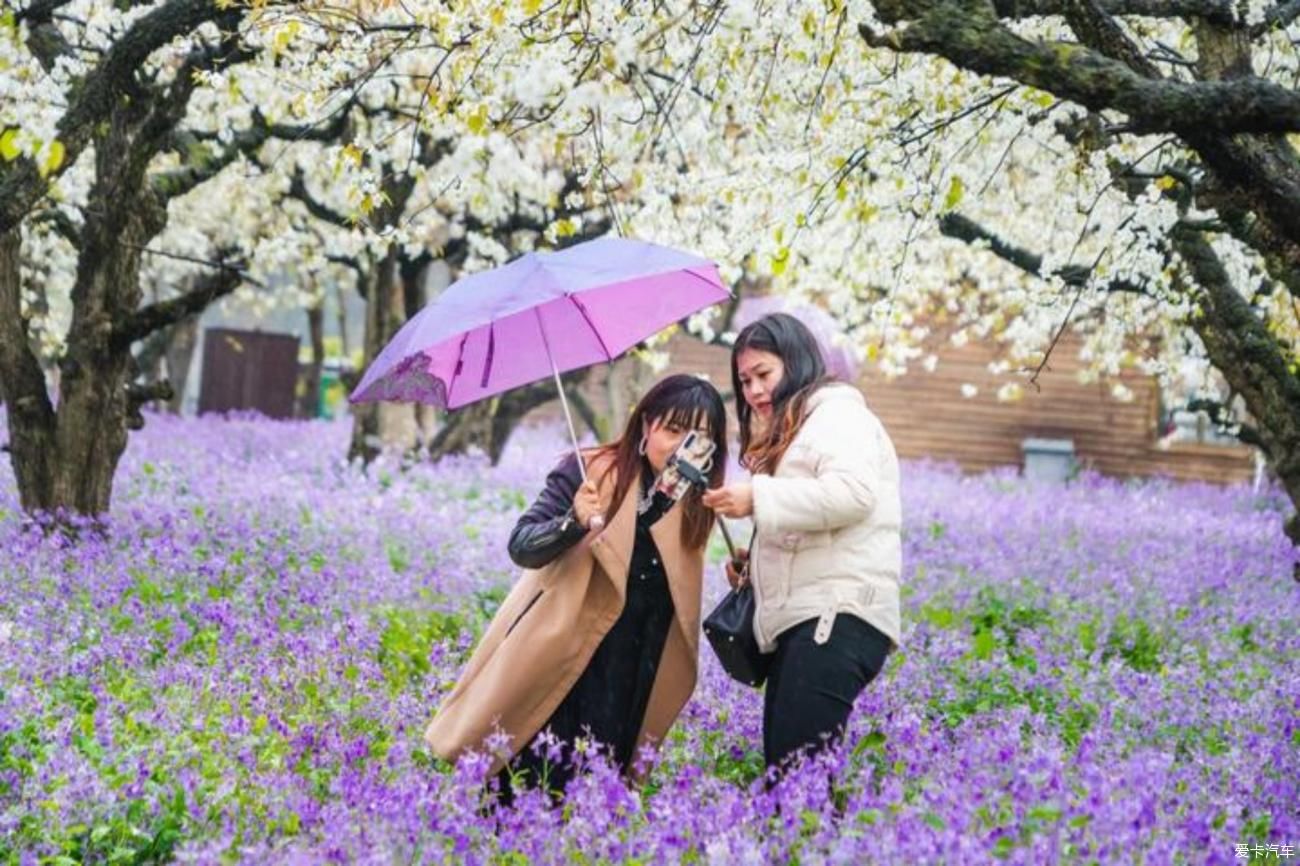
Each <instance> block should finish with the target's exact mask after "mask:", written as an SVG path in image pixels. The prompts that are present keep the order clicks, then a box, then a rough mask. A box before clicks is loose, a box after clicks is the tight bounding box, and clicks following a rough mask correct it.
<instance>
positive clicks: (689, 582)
mask: <svg viewBox="0 0 1300 866" xmlns="http://www.w3.org/2000/svg"><path fill="white" fill-rule="evenodd" d="M683 502H684V500H678V501H677V503H676V504H674V505H673V507H672V508H670V509H669V510H668V513H667V514H665V515H664V516H663V517H661V518H659V520H657V521H655V523H654V525H653V526H651V527H650V537H651V538H653V539H654V540H655V547H657V548H658V549H659V556H660V558H661V559H662V560H663V562H664V571H665V572H666V573H667V575H668V591H669V592H670V593H671V594H672V597H673V608H674V610H676V612H677V621H678V623H679V624H680V625H681V628H682V634H683V636H684V637H685V638H686V641H687V643H688V644H689V645H690V646H692V647H694V646H697V645H698V641H699V637H698V635H697V634H696V632H698V631H699V627H700V571H701V568H700V563H698V562H693V561H692V560H697V559H700V558H701V555H697V554H693V553H690V552H688V551H686V550H684V549H683V548H682V544H681V533H682V515H683V514H684V513H685V511H686V508H685V505H684V504H683Z"/></svg>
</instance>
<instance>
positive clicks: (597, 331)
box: [566, 295, 614, 362]
mask: <svg viewBox="0 0 1300 866" xmlns="http://www.w3.org/2000/svg"><path fill="white" fill-rule="evenodd" d="M566 297H568V299H569V300H570V301H572V302H573V305H574V306H575V307H577V308H578V312H579V313H581V314H582V320H583V321H584V322H586V323H587V327H588V328H591V333H592V334H593V335H594V336H595V337H596V342H597V343H599V344H600V350H601V351H602V352H604V353H605V360H606V361H610V362H613V360H614V355H613V354H612V353H611V352H610V351H609V346H606V345H605V338H604V337H602V336H601V335H600V329H599V328H597V327H596V323H595V322H593V321H592V320H591V316H590V315H588V313H587V308H586V307H585V306H584V305H583V303H582V301H580V300H578V298H577V296H575V295H566Z"/></svg>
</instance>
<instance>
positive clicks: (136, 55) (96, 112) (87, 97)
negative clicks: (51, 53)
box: [0, 0, 242, 233]
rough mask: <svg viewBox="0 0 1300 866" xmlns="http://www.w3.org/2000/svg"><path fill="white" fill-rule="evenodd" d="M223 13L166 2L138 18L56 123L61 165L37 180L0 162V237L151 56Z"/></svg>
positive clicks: (74, 154) (200, 3)
mask: <svg viewBox="0 0 1300 866" xmlns="http://www.w3.org/2000/svg"><path fill="white" fill-rule="evenodd" d="M227 14H229V13H227V12H226V11H224V10H223V9H222V8H221V7H220V6H219V5H218V4H217V3H214V2H212V0H167V2H165V3H163V4H162V5H160V6H158V7H157V8H156V9H153V10H152V11H150V12H148V13H146V14H145V15H143V16H142V17H140V18H139V19H137V20H136V21H135V22H134V23H133V24H132V25H131V27H130V28H129V29H128V30H127V31H126V33H124V34H123V35H122V37H121V38H120V39H118V40H117V41H116V42H115V43H114V44H113V47H112V48H110V49H109V50H108V53H107V54H105V55H104V59H103V60H101V61H100V62H99V64H98V65H97V66H96V67H95V68H94V70H92V71H91V72H90V73H89V74H88V75H87V76H86V77H85V78H84V79H83V80H82V82H81V84H80V86H79V87H78V88H77V89H76V90H75V98H74V99H73V100H72V102H71V104H70V105H69V106H68V110H67V111H66V112H65V113H64V115H63V117H62V118H60V119H59V123H58V127H57V132H56V137H57V139H58V140H59V142H60V143H62V144H63V147H64V159H63V163H62V165H60V166H59V168H57V169H55V170H54V171H52V172H49V173H48V175H47V176H46V177H42V176H41V173H40V171H39V169H38V167H37V165H36V162H35V161H34V160H32V159H30V158H27V157H20V158H18V159H16V160H14V161H13V162H11V163H8V164H3V163H0V233H3V232H7V231H8V230H10V229H12V228H14V227H15V226H17V225H18V224H19V223H20V222H21V221H22V219H23V218H24V217H25V216H26V215H27V214H28V213H29V212H30V211H31V209H32V207H33V206H34V205H35V203H36V202H37V201H38V200H39V199H40V198H41V197H42V196H44V195H45V192H46V190H48V189H49V186H50V184H51V183H53V182H54V180H55V179H56V178H57V177H58V176H59V175H61V174H62V173H63V172H64V171H67V170H68V168H69V167H70V166H72V165H73V164H75V163H76V162H77V159H78V157H79V156H80V155H81V152H82V150H83V149H85V147H86V145H87V144H88V143H89V142H90V140H91V137H92V136H93V134H94V131H95V127H96V126H97V125H98V124H99V123H100V122H101V121H103V120H104V119H105V118H107V117H108V116H109V114H110V113H111V112H112V111H114V110H115V109H116V108H117V106H118V105H119V103H120V101H121V97H122V95H123V94H124V93H126V92H127V91H128V90H129V89H130V88H131V87H132V85H133V83H134V81H135V74H136V72H137V71H138V70H139V69H140V67H141V66H142V64H143V63H144V62H145V60H146V59H148V57H149V55H150V54H152V53H153V52H154V51H156V50H157V49H159V48H161V47H162V46H164V45H166V44H168V43H169V42H171V41H172V40H173V39H175V38H176V37H178V36H183V35H185V34H186V33H189V32H191V31H193V30H194V29H195V28H197V27H198V26H199V25H200V24H203V23H205V22H208V21H212V20H215V19H217V18H219V17H221V16H223V15H227ZM238 14H241V15H242V12H241V13H238Z"/></svg>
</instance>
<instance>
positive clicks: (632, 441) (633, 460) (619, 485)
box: [594, 375, 727, 549]
mask: <svg viewBox="0 0 1300 866" xmlns="http://www.w3.org/2000/svg"><path fill="white" fill-rule="evenodd" d="M701 419H702V420H703V421H704V422H705V427H706V428H707V430H708V434H709V438H711V439H712V440H713V442H714V444H715V445H716V446H717V448H716V450H715V451H714V452H713V466H712V468H711V469H710V470H709V486H710V487H717V486H718V485H719V484H721V483H722V478H723V476H724V475H725V474H726V471H727V409H726V407H725V406H724V405H723V403H722V395H721V394H719V393H718V389H717V388H715V387H713V385H711V384H709V383H708V382H707V381H705V380H704V379H701V378H699V377H698V376H687V375H676V376H668V377H667V378H664V379H661V380H659V381H658V382H657V383H655V385H654V387H652V388H651V389H650V390H649V391H647V392H646V393H645V396H644V397H642V398H641V400H640V402H638V403H637V404H636V408H635V409H633V410H632V415H631V417H629V418H628V419H627V426H626V427H624V428H623V435H622V436H621V437H619V438H618V439H616V440H615V441H613V442H610V443H607V444H605V445H601V446H599V447H598V448H596V450H595V453H594V456H595V460H596V462H597V463H600V462H604V460H602V458H605V459H608V461H609V462H608V465H607V467H606V470H605V471H606V472H609V471H611V470H612V471H613V472H614V496H613V498H612V499H611V500H610V505H609V509H608V511H606V512H605V523H606V524H608V523H610V521H612V520H613V519H614V514H615V512H617V511H618V507H619V505H621V504H622V502H623V497H625V496H627V495H628V492H629V491H630V490H631V489H632V485H633V484H639V483H640V481H641V471H642V469H643V468H644V467H645V466H646V462H645V458H644V457H643V456H641V436H642V431H643V430H644V429H645V428H646V427H652V426H654V424H655V423H656V422H659V421H661V422H663V423H664V424H677V425H679V426H681V427H682V428H684V429H686V430H692V429H694V428H695V426H696V424H697V423H698V422H699V421H700V420H701ZM602 477H604V476H603V475H602ZM700 496H701V491H700V490H698V489H696V488H692V489H691V491H690V492H689V493H687V494H686V496H685V497H684V498H685V502H684V503H683V506H682V507H683V508H685V509H686V511H685V514H684V515H683V520H682V535H681V542H682V546H683V547H686V548H688V549H691V548H700V547H704V545H705V544H707V543H708V540H709V532H710V531H711V530H712V529H713V512H712V511H711V510H710V509H708V508H705V507H704V504H703V503H702V502H701V501H700Z"/></svg>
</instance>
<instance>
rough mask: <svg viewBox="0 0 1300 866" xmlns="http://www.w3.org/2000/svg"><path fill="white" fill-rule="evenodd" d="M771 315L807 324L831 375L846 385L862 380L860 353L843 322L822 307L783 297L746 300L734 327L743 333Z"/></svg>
mask: <svg viewBox="0 0 1300 866" xmlns="http://www.w3.org/2000/svg"><path fill="white" fill-rule="evenodd" d="M768 313H789V314H790V315H792V316H794V317H795V318H796V319H798V320H799V321H801V322H803V323H804V324H805V325H807V326H808V330H809V331H811V332H812V335H813V337H814V338H815V339H816V340H817V345H818V346H819V347H820V348H821V352H822V360H823V361H825V362H826V370H827V372H829V373H830V374H831V375H833V376H835V377H837V378H839V379H841V380H843V381H845V382H856V381H857V380H858V368H859V366H860V364H859V361H858V356H857V354H855V353H854V351H853V348H852V346H850V345H849V343H848V341H847V340H846V339H845V337H844V329H843V328H842V327H840V323H839V322H837V321H835V317H834V316H832V315H831V314H830V313H828V312H826V311H825V310H823V309H822V308H821V307H817V306H814V305H812V304H807V303H797V302H793V301H789V300H787V299H786V298H784V297H782V296H780V295H762V296H759V297H752V298H745V299H744V300H742V301H741V302H740V305H739V306H737V307H736V314H735V315H734V316H732V319H731V327H732V328H734V329H735V330H737V331H739V330H741V329H742V328H744V327H745V326H746V325H748V324H750V323H752V322H756V321H758V320H759V319H761V318H762V317H763V316H766V315H767V314H768Z"/></svg>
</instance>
